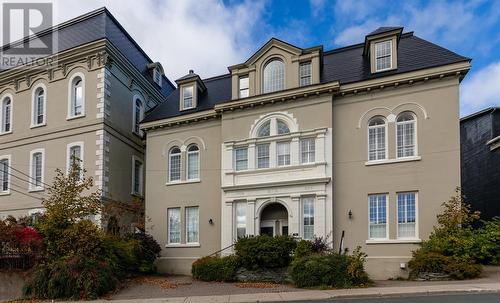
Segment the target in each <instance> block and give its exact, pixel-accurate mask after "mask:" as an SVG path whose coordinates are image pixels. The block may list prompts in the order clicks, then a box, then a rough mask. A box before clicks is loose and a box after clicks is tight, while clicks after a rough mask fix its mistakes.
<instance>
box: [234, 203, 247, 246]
mask: <svg viewBox="0 0 500 303" xmlns="http://www.w3.org/2000/svg"><path fill="white" fill-rule="evenodd" d="M246 213H247V203H246V202H236V203H234V222H235V236H236V239H239V238H242V237H244V236H245V235H246V233H247V215H246Z"/></svg>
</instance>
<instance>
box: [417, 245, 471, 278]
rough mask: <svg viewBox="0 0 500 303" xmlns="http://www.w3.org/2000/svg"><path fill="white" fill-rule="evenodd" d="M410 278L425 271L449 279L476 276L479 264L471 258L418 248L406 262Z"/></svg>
mask: <svg viewBox="0 0 500 303" xmlns="http://www.w3.org/2000/svg"><path fill="white" fill-rule="evenodd" d="M408 267H409V268H410V278H412V279H416V278H418V277H419V276H421V275H422V274H426V273H440V274H445V275H448V276H449V277H450V278H451V279H456V280H463V279H472V278H476V277H478V276H479V275H480V274H481V265H479V264H475V262H474V260H472V259H464V258H458V257H453V256H445V255H443V254H442V253H439V252H428V251H424V250H419V251H416V252H414V253H413V258H412V259H411V260H410V262H408Z"/></svg>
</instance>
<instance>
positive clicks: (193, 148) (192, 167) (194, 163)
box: [187, 144, 200, 180]
mask: <svg viewBox="0 0 500 303" xmlns="http://www.w3.org/2000/svg"><path fill="white" fill-rule="evenodd" d="M199 178H200V149H199V148H198V146H197V145H195V144H193V145H190V146H189V147H188V149H187V179H188V180H198V179H199Z"/></svg>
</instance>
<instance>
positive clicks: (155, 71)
mask: <svg viewBox="0 0 500 303" xmlns="http://www.w3.org/2000/svg"><path fill="white" fill-rule="evenodd" d="M153 81H154V82H155V83H156V84H158V85H159V86H160V87H161V70H160V67H159V66H157V67H155V68H154V69H153Z"/></svg>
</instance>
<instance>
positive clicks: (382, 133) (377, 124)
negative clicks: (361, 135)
mask: <svg viewBox="0 0 500 303" xmlns="http://www.w3.org/2000/svg"><path fill="white" fill-rule="evenodd" d="M386 128H387V124H386V122H385V119H384V118H382V117H379V116H377V117H373V118H372V119H371V120H370V121H369V122H368V160H369V161H374V160H382V159H386V158H387V156H386V155H387V153H386Z"/></svg>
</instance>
